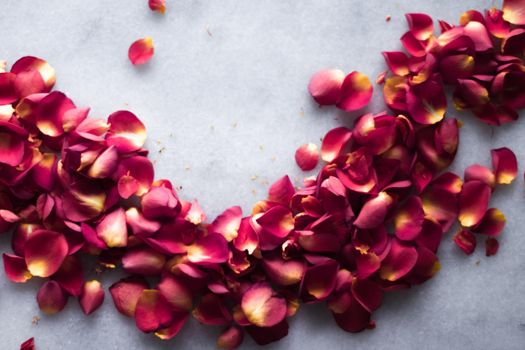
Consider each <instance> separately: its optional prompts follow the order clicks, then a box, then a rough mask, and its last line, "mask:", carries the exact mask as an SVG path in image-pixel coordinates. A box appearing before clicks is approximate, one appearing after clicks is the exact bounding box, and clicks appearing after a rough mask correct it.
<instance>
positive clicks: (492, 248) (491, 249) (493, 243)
mask: <svg viewBox="0 0 525 350" xmlns="http://www.w3.org/2000/svg"><path fill="white" fill-rule="evenodd" d="M498 249H499V242H498V240H497V239H496V238H494V237H488V238H487V239H486V240H485V255H486V256H493V255H496V254H497V253H498Z"/></svg>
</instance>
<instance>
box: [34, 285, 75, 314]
mask: <svg viewBox="0 0 525 350" xmlns="http://www.w3.org/2000/svg"><path fill="white" fill-rule="evenodd" d="M67 299H68V296H67V294H66V292H64V290H63V289H62V287H60V285H59V284H58V283H57V282H56V281H53V280H49V281H46V282H45V283H44V284H43V285H42V287H40V289H39V290H38V294H37V296H36V300H37V302H38V307H39V308H40V310H42V312H44V313H46V314H48V315H51V314H56V313H57V312H60V311H62V309H64V307H65V306H66V304H67Z"/></svg>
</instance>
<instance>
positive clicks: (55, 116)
mask: <svg viewBox="0 0 525 350" xmlns="http://www.w3.org/2000/svg"><path fill="white" fill-rule="evenodd" d="M74 108H75V104H74V103H73V101H71V100H70V99H69V98H68V97H67V96H66V95H64V94H63V93H62V92H59V91H53V92H51V93H50V94H48V95H47V96H46V97H44V98H43V99H42V100H41V101H40V103H39V104H38V107H37V109H36V111H35V114H36V126H37V128H38V130H40V132H42V133H43V134H44V135H47V136H51V137H57V136H60V135H62V134H63V133H64V115H65V113H66V112H67V111H69V110H71V109H74Z"/></svg>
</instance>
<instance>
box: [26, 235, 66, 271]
mask: <svg viewBox="0 0 525 350" xmlns="http://www.w3.org/2000/svg"><path fill="white" fill-rule="evenodd" d="M68 249H69V247H68V244H67V241H66V239H65V238H64V236H63V235H62V234H61V233H58V232H54V231H47V230H38V231H36V232H33V233H32V234H31V235H30V236H29V237H28V238H27V241H26V242H25V246H24V255H25V261H26V264H27V269H28V270H29V272H30V273H31V274H32V275H33V276H38V277H49V276H51V275H52V274H54V273H55V272H56V271H58V269H59V268H60V266H61V265H62V262H63V261H64V259H65V258H66V256H67V253H68Z"/></svg>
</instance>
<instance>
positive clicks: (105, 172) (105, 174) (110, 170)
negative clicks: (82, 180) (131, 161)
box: [87, 146, 118, 179]
mask: <svg viewBox="0 0 525 350" xmlns="http://www.w3.org/2000/svg"><path fill="white" fill-rule="evenodd" d="M117 165H118V152H117V148H116V147H115V146H110V147H108V148H107V149H105V150H104V151H103V152H102V153H100V154H99V155H98V157H97V159H95V161H94V162H93V164H92V165H91V167H89V170H88V171H87V175H88V176H89V177H92V178H95V179H104V178H110V177H111V176H113V174H114V173H115V170H117Z"/></svg>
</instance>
